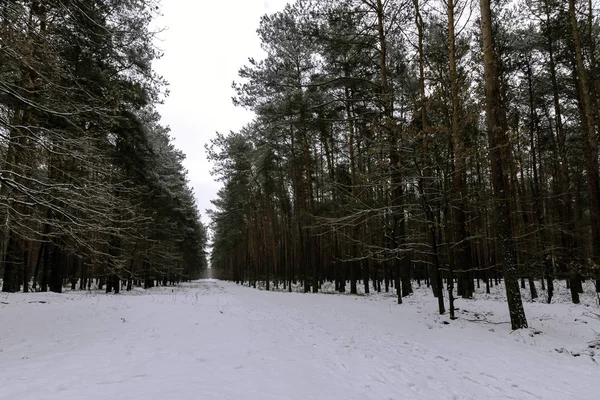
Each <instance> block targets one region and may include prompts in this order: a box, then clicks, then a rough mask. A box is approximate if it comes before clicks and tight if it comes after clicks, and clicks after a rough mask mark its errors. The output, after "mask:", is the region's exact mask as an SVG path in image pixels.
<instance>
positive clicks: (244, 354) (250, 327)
mask: <svg viewBox="0 0 600 400" xmlns="http://www.w3.org/2000/svg"><path fill="white" fill-rule="evenodd" d="M558 289H559V290H558V294H557V296H556V299H557V303H554V304H550V305H548V304H544V303H543V302H530V301H526V303H525V309H526V312H527V317H528V320H529V324H530V328H528V329H523V330H519V331H514V332H512V331H511V329H510V324H509V323H508V321H509V318H508V310H507V307H506V304H505V303H504V302H503V301H502V298H503V295H502V290H503V288H502V287H501V286H499V287H495V288H493V291H492V294H491V295H485V294H481V293H478V294H477V297H476V300H462V299H459V300H457V301H456V305H457V307H458V308H459V310H458V311H457V316H458V319H457V320H454V321H449V319H448V316H447V315H444V316H439V315H437V313H436V300H435V299H434V298H433V296H431V293H430V291H429V289H427V288H425V287H422V288H420V289H415V293H414V294H413V295H412V296H410V297H408V298H405V303H404V304H403V305H397V304H396V300H395V298H394V295H393V294H392V293H391V292H390V293H387V294H386V293H381V294H371V295H366V296H350V295H331V294H317V295H315V294H300V293H277V292H266V291H261V290H256V289H251V288H247V287H241V286H236V285H235V284H233V283H228V282H221V281H214V280H203V281H198V282H192V283H188V284H184V285H181V286H179V287H176V288H171V287H165V288H154V289H151V290H141V289H139V290H134V291H132V292H130V293H121V294H119V295H106V294H103V293H101V292H78V291H75V292H67V293H64V294H52V293H32V294H22V293H21V294H10V295H7V294H4V293H2V294H1V295H0V399H2V400H9V399H10V400H12V399H19V400H34V399H35V400H38V399H41V400H55V399H56V400H74V399H78V400H79V399H82V398H85V399H103V400H104V399H115V400H133V399H136V400H137V399H140V400H146V399H160V400H165V399H178V400H192V399H194V400H196V399H236V400H239V399H259V398H260V399H261V400H270V399H277V400H280V399H303V400H305V399H360V400H365V399H396V400H398V399H420V400H421V399H435V400H439V399H461V400H462V399H519V400H526V399H582V400H584V399H585V400H590V399H594V398H598V394H599V393H600V366H599V365H598V363H600V307H598V305H597V304H596V303H595V301H596V300H595V294H594V293H593V291H592V288H591V286H588V287H586V294H585V295H584V296H582V304H580V305H572V304H569V303H568V301H567V299H568V295H567V291H566V289H565V288H564V287H562V286H560V287H559V288H558ZM540 294H541V297H544V296H545V293H543V292H541V293H540ZM524 295H526V293H524Z"/></svg>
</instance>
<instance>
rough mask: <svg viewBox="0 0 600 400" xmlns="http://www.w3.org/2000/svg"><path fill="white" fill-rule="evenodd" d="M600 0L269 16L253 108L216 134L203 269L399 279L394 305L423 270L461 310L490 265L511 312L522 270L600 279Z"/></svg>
mask: <svg viewBox="0 0 600 400" xmlns="http://www.w3.org/2000/svg"><path fill="white" fill-rule="evenodd" d="M596 7H597V4H596V2H595V1H592V0H568V1H563V0H519V1H511V2H508V1H502V0H500V1H491V0H480V1H479V2H473V1H469V0H339V1H332V0H297V1H296V2H295V3H293V4H289V5H288V6H286V7H285V9H284V10H283V11H281V12H278V13H275V14H272V15H265V16H264V17H262V19H261V21H260V25H259V28H258V30H257V33H258V35H259V37H260V40H261V43H262V48H263V49H264V51H265V53H266V54H265V57H264V58H263V59H261V60H256V59H249V60H248V64H247V65H245V66H243V67H242V68H241V69H240V70H239V80H238V81H237V82H234V84H233V89H234V90H235V97H234V99H233V100H234V103H235V104H236V105H239V106H240V107H245V108H247V109H249V110H252V111H253V112H254V113H255V118H254V119H253V120H252V121H251V122H250V123H249V124H247V125H246V126H245V127H244V128H242V129H241V130H240V131H239V132H230V133H229V134H217V137H216V138H215V139H214V140H212V141H211V142H210V143H209V144H207V149H208V152H209V159H210V160H211V161H212V163H213V165H214V169H213V173H214V175H215V176H216V177H217V179H218V180H220V181H221V182H222V183H223V187H222V189H221V190H220V191H219V193H218V198H217V199H215V200H214V201H213V203H214V205H215V208H216V211H214V212H212V213H211V218H212V226H211V228H212V230H213V234H214V237H213V250H212V254H211V263H212V265H213V267H214V268H216V269H218V271H219V272H220V274H221V276H223V277H224V278H226V279H231V280H234V281H237V282H247V283H248V284H253V285H255V286H256V282H257V281H264V282H265V285H266V288H267V290H268V289H270V285H271V284H275V285H278V286H279V285H280V284H283V286H284V288H287V289H288V290H291V287H292V284H293V283H295V282H300V283H301V284H302V285H303V288H304V291H305V292H309V291H311V290H312V291H313V292H317V291H318V290H319V288H320V285H321V284H322V283H323V282H324V281H334V282H335V287H336V290H339V291H340V292H344V291H346V290H347V288H346V285H347V284H348V282H349V285H350V288H349V289H350V292H351V293H357V282H359V281H362V282H364V285H365V292H367V293H368V292H369V291H370V290H382V285H383V286H384V289H385V290H389V287H390V286H394V287H395V288H396V291H397V295H398V303H401V302H402V298H403V297H404V296H406V295H409V294H410V293H411V292H412V283H411V281H412V280H426V281H427V283H428V284H430V285H431V287H432V292H433V295H435V296H436V297H437V298H438V304H439V312H440V313H445V312H446V302H445V298H446V299H447V300H448V303H447V304H448V306H449V312H450V316H451V317H452V318H453V317H454V306H453V301H454V296H462V297H464V298H470V297H472V296H473V293H474V289H475V287H474V286H475V281H476V280H477V282H479V280H484V281H485V284H486V286H487V290H488V291H489V287H490V286H491V285H493V284H494V283H497V282H498V279H499V278H500V279H502V280H503V281H504V284H505V286H506V293H507V302H508V306H509V310H510V317H511V324H512V327H513V329H518V328H523V327H527V319H526V316H525V313H524V310H523V304H522V299H521V293H520V290H521V289H526V288H527V285H528V286H529V290H530V291H531V297H532V298H537V297H538V289H541V290H544V291H546V299H545V300H547V301H548V302H551V301H552V297H553V292H554V282H555V280H557V279H561V280H566V282H567V285H568V287H569V288H570V292H571V296H572V300H573V302H574V303H578V302H579V294H580V293H581V292H582V290H583V287H582V282H583V281H584V280H594V281H595V282H596V290H597V291H600V275H599V272H600V269H599V266H600V186H599V167H598V135H599V129H600V112H599V108H598V107H599V105H600V75H599V70H598V66H597V65H598V62H599V61H600V60H599V59H598V54H597V50H596V46H597V44H598V41H599V38H600V26H599V24H598V20H597V18H596V16H597V8H596ZM519 280H521V282H520V283H519ZM370 286H371V287H370ZM536 286H537V287H536Z"/></svg>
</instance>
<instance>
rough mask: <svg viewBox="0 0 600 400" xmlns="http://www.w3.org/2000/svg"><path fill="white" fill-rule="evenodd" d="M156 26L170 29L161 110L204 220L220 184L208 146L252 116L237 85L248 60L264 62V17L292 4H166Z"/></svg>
mask: <svg viewBox="0 0 600 400" xmlns="http://www.w3.org/2000/svg"><path fill="white" fill-rule="evenodd" d="M162 3H163V4H162V14H163V17H161V18H160V19H159V20H158V21H156V25H157V26H158V27H165V28H167V30H165V31H164V32H162V33H161V34H160V35H159V40H158V41H157V46H158V47H159V48H160V49H161V50H162V51H163V52H164V53H165V55H164V56H163V58H162V59H160V60H157V61H156V62H155V64H154V67H155V70H156V71H157V73H159V74H160V75H162V76H163V77H164V78H165V79H166V80H167V81H168V82H169V83H170V86H169V90H170V95H169V97H168V98H167V99H166V101H165V104H164V105H161V106H159V108H158V111H159V112H160V114H161V115H162V122H163V124H164V125H168V126H170V127H171V135H172V136H173V137H174V138H175V145H176V146H177V148H179V149H180V150H182V151H183V152H184V153H185V154H186V155H187V159H186V161H185V163H184V165H185V167H186V168H187V170H188V177H189V180H190V182H191V184H192V186H193V187H194V192H195V193H196V200H197V203H198V208H199V210H200V212H201V213H202V219H203V220H204V222H208V218H207V217H206V212H205V209H207V208H212V204H210V200H212V199H214V198H216V193H217V190H218V188H219V184H218V183H217V182H214V181H213V179H212V177H211V175H210V169H211V166H210V164H209V163H208V161H207V160H206V154H205V151H204V144H205V143H208V141H209V139H210V138H212V137H214V134H215V132H216V131H219V132H222V133H227V132H229V131H230V130H233V131H236V130H239V129H240V128H241V127H242V126H243V125H245V124H246V123H248V122H250V120H251V119H252V114H251V113H250V112H248V111H246V110H243V109H241V108H236V107H234V106H233V105H232V104H231V97H232V96H233V95H234V92H233V90H232V89H231V82H232V81H233V80H237V72H238V70H239V68H240V67H241V66H242V65H244V64H246V63H247V60H248V57H255V58H257V59H260V58H262V56H263V52H262V50H261V49H260V41H259V39H258V37H257V35H256V29H257V28H258V23H259V21H260V17H261V16H262V15H264V14H267V13H269V14H270V13H273V12H276V11H279V10H281V9H282V8H283V7H284V5H285V4H286V3H287V1H286V0H210V1H209V0H162Z"/></svg>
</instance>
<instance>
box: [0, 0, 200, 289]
mask: <svg viewBox="0 0 600 400" xmlns="http://www.w3.org/2000/svg"><path fill="white" fill-rule="evenodd" d="M159 5H160V3H159V2H158V1H154V0H10V1H6V0H5V1H1V2H0V221H2V222H1V226H0V243H1V247H0V258H1V261H2V263H1V266H0V271H2V274H1V277H2V278H3V279H2V291H3V292H18V291H20V290H22V291H24V292H28V291H42V292H44V291H48V290H50V291H52V292H61V291H62V289H63V287H64V286H69V285H70V287H71V289H91V288H93V289H105V290H106V292H107V293H108V292H114V293H118V292H119V291H120V290H121V288H123V289H127V290H131V289H132V287H134V286H143V287H146V288H148V287H153V286H155V285H157V284H160V285H167V284H171V283H177V282H180V281H185V280H189V279H194V278H197V277H198V276H199V274H200V271H201V270H202V269H203V268H205V267H206V263H207V260H206V252H205V249H206V244H207V240H208V236H207V230H206V227H205V226H204V225H203V224H202V223H201V221H200V214H199V212H198V210H197V207H196V203H195V199H194V193H193V191H192V189H191V188H190V185H189V184H188V179H187V172H186V170H185V168H184V167H183V164H182V163H183V160H184V158H185V156H184V154H183V153H182V152H181V151H179V150H177V149H176V148H175V146H174V145H173V141H172V137H171V134H170V132H169V129H168V128H167V127H166V126H162V125H161V123H160V115H159V114H158V112H157V108H156V106H157V105H158V104H160V102H161V101H163V99H164V97H165V95H166V94H167V86H166V82H165V81H164V79H163V78H162V77H161V76H158V75H157V74H156V73H155V72H154V70H153V68H152V62H153V61H154V60H156V59H158V58H159V57H160V56H161V53H160V51H159V50H158V49H157V47H156V45H155V43H154V38H155V35H156V34H157V32H155V30H153V28H152V25H151V24H152V21H153V20H154V19H155V18H156V16H157V14H158V13H159V12H160V9H159Z"/></svg>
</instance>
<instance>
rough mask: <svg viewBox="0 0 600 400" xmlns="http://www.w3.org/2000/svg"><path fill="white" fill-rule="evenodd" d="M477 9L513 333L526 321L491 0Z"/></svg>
mask: <svg viewBox="0 0 600 400" xmlns="http://www.w3.org/2000/svg"><path fill="white" fill-rule="evenodd" d="M571 1H572V0H571ZM480 8H481V31H482V39H483V61H484V81H485V95H486V116H487V125H488V141H489V153H490V155H489V157H490V162H491V179H492V186H493V189H494V197H495V210H496V229H497V234H498V239H499V244H500V246H501V249H502V252H501V254H502V256H503V258H502V266H503V274H504V283H505V287H506V297H507V301H508V309H509V313H510V320H511V326H512V329H513V330H516V329H521V328H527V319H526V317H525V310H524V308H523V300H522V299H521V293H520V290H519V283H518V280H517V276H516V260H517V258H516V250H515V243H514V241H513V238H512V226H511V220H510V201H509V199H510V186H509V181H508V173H509V171H508V168H507V167H506V166H505V163H506V162H508V160H510V148H509V147H508V143H507V138H506V131H505V129H506V117H505V110H504V105H503V104H502V100H501V94H500V83H499V79H500V78H499V72H498V61H497V57H496V54H495V51H494V38H493V30H492V12H491V7H490V0H480Z"/></svg>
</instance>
